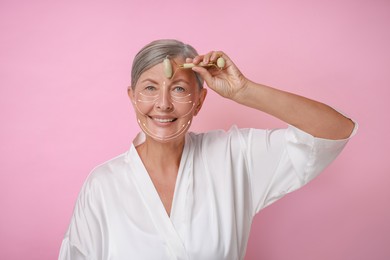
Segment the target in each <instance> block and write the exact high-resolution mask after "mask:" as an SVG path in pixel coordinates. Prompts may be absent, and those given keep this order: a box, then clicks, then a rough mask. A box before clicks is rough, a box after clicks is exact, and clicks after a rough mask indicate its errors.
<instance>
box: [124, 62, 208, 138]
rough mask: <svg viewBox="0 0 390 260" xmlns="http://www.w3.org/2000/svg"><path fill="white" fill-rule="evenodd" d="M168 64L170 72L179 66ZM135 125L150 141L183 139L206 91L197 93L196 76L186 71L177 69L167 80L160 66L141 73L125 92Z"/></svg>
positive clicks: (202, 90)
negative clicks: (130, 103)
mask: <svg viewBox="0 0 390 260" xmlns="http://www.w3.org/2000/svg"><path fill="white" fill-rule="evenodd" d="M174 61H175V62H171V64H172V67H173V71H176V69H177V65H176V64H180V63H183V60H181V59H175V60H174ZM129 96H130V99H131V100H132V103H133V106H134V109H135V112H136V115H137V121H138V124H139V125H140V127H141V129H142V130H143V131H144V132H145V134H146V135H148V136H150V137H151V138H153V139H155V140H157V141H161V142H168V141H172V140H178V139H180V138H183V137H184V135H185V133H186V132H187V130H188V128H189V127H190V125H191V123H192V118H193V117H194V116H195V115H196V114H197V113H198V112H199V110H200V108H201V106H202V104H203V101H204V98H205V97H206V90H205V89H201V90H200V89H199V86H198V84H197V80H196V76H195V73H194V72H193V71H191V70H190V69H178V70H177V71H176V73H174V76H173V77H172V78H170V79H168V78H166V77H165V75H164V67H163V63H160V64H157V65H155V66H154V67H152V68H150V69H149V70H147V71H145V72H144V73H143V74H142V75H141V76H140V78H139V79H138V82H137V84H136V86H135V87H134V89H130V90H129Z"/></svg>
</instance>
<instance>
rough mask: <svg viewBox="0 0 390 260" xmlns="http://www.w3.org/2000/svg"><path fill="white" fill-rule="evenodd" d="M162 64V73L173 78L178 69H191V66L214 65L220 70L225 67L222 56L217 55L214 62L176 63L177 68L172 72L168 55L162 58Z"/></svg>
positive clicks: (205, 66)
mask: <svg viewBox="0 0 390 260" xmlns="http://www.w3.org/2000/svg"><path fill="white" fill-rule="evenodd" d="M163 65H164V75H165V77H167V78H168V79H170V78H173V75H175V73H176V71H177V70H178V69H191V68H193V67H204V68H207V67H216V68H218V69H220V70H222V69H223V68H224V67H225V59H224V58H222V57H219V58H218V59H217V62H216V63H212V62H211V63H207V64H203V63H199V64H197V65H195V64H194V63H183V64H180V65H178V68H177V69H176V70H175V71H174V72H173V68H172V64H171V61H170V59H169V58H168V57H166V58H165V59H164V61H163Z"/></svg>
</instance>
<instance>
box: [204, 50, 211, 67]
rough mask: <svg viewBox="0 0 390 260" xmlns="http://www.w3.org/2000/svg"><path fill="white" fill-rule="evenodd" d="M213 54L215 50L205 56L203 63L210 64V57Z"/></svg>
mask: <svg viewBox="0 0 390 260" xmlns="http://www.w3.org/2000/svg"><path fill="white" fill-rule="evenodd" d="M212 54H213V51H210V52H208V53H206V54H205V55H204V56H203V63H204V64H208V63H209V62H210V57H211V55H212Z"/></svg>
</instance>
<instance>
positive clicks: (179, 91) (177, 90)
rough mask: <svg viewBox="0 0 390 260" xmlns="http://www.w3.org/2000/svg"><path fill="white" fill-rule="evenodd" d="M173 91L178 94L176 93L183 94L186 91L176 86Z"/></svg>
mask: <svg viewBox="0 0 390 260" xmlns="http://www.w3.org/2000/svg"><path fill="white" fill-rule="evenodd" d="M173 91H175V92H178V93H183V92H185V91H186V90H185V88H183V87H181V86H176V87H174V88H173Z"/></svg>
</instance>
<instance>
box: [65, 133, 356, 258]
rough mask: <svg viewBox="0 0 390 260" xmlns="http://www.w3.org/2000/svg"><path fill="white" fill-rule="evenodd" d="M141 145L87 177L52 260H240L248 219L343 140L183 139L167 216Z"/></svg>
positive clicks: (319, 165) (326, 160) (290, 136)
mask: <svg viewBox="0 0 390 260" xmlns="http://www.w3.org/2000/svg"><path fill="white" fill-rule="evenodd" d="M355 131H356V129H355ZM355 131H354V132H355ZM144 139H145V136H144V135H143V134H142V133H141V134H139V135H138V136H137V137H136V139H135V140H134V142H133V144H132V146H131V147H130V149H129V151H127V152H126V153H124V154H122V155H119V156H118V157H116V158H114V159H112V160H110V161H108V162H106V163H104V164H102V165H100V166H98V167H96V168H95V169H94V170H93V171H92V172H91V174H90V175H89V177H88V178H87V180H86V182H85V183H84V185H83V188H82V190H81V192H80V194H79V197H78V200H77V202H76V206H75V208H74V213H73V217H72V219H71V223H70V225H69V228H68V231H67V233H66V235H65V237H64V239H63V242H62V246H61V251H60V255H59V259H60V260H70V259H72V260H74V259H112V260H113V259H121V260H122V259H161V260H164V259H177V260H179V259H180V260H184V259H186V260H189V259H197V260H198V259H202V260H208V259H210V260H216V259H229V260H232V259H244V256H245V249H246V245H247V241H248V237H249V232H250V227H251V223H252V219H253V217H254V215H255V214H256V213H257V212H259V211H260V210H261V209H262V208H264V207H266V206H268V205H270V204H271V203H273V202H275V201H276V200H278V199H280V198H281V197H283V196H284V195H285V194H287V193H289V192H292V191H294V190H296V189H298V188H300V187H302V186H303V185H305V184H306V183H308V182H309V181H310V180H311V179H313V178H314V177H316V176H317V175H318V174H319V173H320V172H321V171H322V170H323V169H324V168H325V167H326V166H327V165H329V164H330V163H331V162H332V161H333V160H334V159H335V158H336V157H337V155H338V154H339V153H340V152H341V150H342V149H343V147H344V146H345V145H346V143H347V142H348V140H349V139H345V140H336V141H335V140H326V139H320V138H314V137H313V136H311V135H309V134H307V133H305V132H303V131H301V130H299V129H296V128H294V127H292V126H289V127H288V128H287V129H275V130H259V129H238V128H237V127H232V128H231V129H230V130H229V131H227V132H225V131H212V132H208V133H203V134H195V133H188V134H187V135H186V139H185V146H184V151H183V154H182V158H181V164H180V168H179V172H178V177H177V180H176V186H175V192H174V199H173V204H172V209H171V215H170V216H168V215H167V213H166V211H165V209H164V206H163V204H162V202H161V200H160V198H159V196H158V193H157V191H156V189H155V188H154V186H153V183H152V181H151V179H150V177H149V175H148V173H147V171H146V169H145V167H144V165H143V164H142V161H141V159H140V157H139V156H138V153H137V151H136V149H135V147H136V146H137V145H139V144H140V143H142V142H143V141H144Z"/></svg>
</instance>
